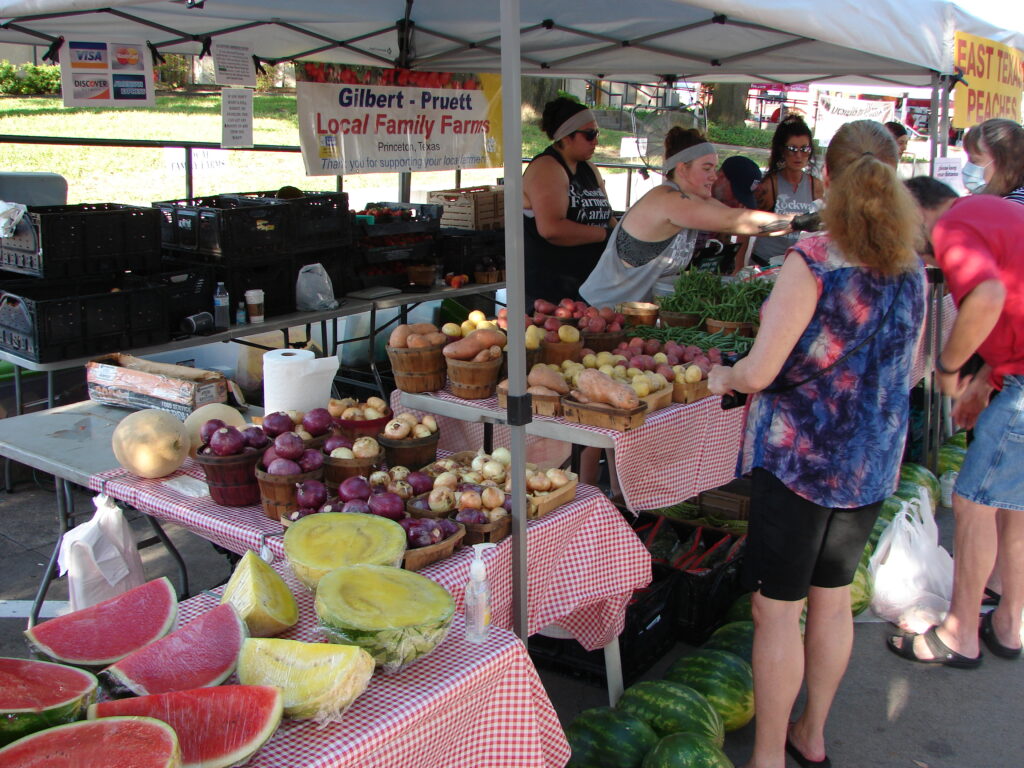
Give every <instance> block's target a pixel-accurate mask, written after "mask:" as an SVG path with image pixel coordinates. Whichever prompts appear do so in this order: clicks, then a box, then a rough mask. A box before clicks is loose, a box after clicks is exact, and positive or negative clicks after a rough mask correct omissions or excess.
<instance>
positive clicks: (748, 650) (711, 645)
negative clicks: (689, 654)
mask: <svg viewBox="0 0 1024 768" xmlns="http://www.w3.org/2000/svg"><path fill="white" fill-rule="evenodd" d="M703 647H704V648H706V649H708V650H715V649H717V650H719V651H729V653H735V654H736V655H737V656H739V657H740V658H741V659H743V660H744V661H745V662H747V664H749V663H750V659H751V657H752V656H753V651H754V622H752V621H734V622H731V623H730V624H725V625H723V626H721V627H719V628H718V629H716V630H715V631H714V633H713V634H712V635H711V637H709V638H708V641H707V642H706V643H704V646H703Z"/></svg>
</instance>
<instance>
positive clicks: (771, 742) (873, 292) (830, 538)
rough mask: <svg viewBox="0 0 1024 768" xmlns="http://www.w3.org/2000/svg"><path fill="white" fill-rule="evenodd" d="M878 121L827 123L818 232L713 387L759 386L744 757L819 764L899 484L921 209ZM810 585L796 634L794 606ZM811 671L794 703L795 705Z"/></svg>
mask: <svg viewBox="0 0 1024 768" xmlns="http://www.w3.org/2000/svg"><path fill="white" fill-rule="evenodd" d="M897 162H898V149H897V146H896V142H895V141H894V140H893V138H892V135H891V134H890V133H889V132H888V131H887V130H886V128H885V127H884V126H883V125H882V124H881V123H876V122H873V121H868V120H860V121H857V122H853V123H848V124H846V125H844V126H843V127H842V128H840V130H839V131H838V132H837V133H836V135H835V137H834V138H833V139H832V143H831V144H830V145H829V148H828V152H827V153H826V156H825V185H826V191H825V202H826V205H825V210H824V211H823V214H822V218H823V221H824V222H825V225H826V230H827V231H824V232H817V233H814V234H810V235H806V236H804V237H803V238H801V239H800V240H799V241H797V243H796V244H795V245H794V246H793V247H791V248H790V249H789V251H788V252H787V254H786V256H785V261H784V263H783V266H782V269H781V271H780V274H779V278H778V281H777V282H776V284H775V287H774V289H773V290H772V293H771V295H770V296H769V298H768V300H767V301H766V302H765V305H764V307H763V308H762V310H761V328H760V331H759V332H758V336H757V341H755V342H754V346H753V347H752V349H751V351H750V354H749V355H747V357H745V358H744V359H742V360H740V361H739V362H738V363H737V364H736V365H735V366H733V367H731V368H727V367H721V366H718V367H715V368H713V369H712V370H711V373H710V377H709V386H710V388H711V391H712V392H715V393H717V394H725V393H728V392H747V393H755V394H754V396H753V397H752V398H751V400H750V404H749V410H748V413H747V425H746V434H745V436H744V442H743V448H742V452H741V455H740V459H739V469H740V472H742V473H747V472H750V473H752V478H753V494H752V501H751V509H750V528H749V539H748V543H747V553H746V556H745V558H744V565H743V578H744V580H745V582H746V584H747V586H748V587H749V588H750V589H751V590H752V591H753V592H754V595H753V599H752V605H753V613H754V626H755V631H754V651H753V667H754V700H755V702H756V707H757V720H756V734H755V741H754V754H753V756H752V758H751V760H750V762H749V763H748V768H779V766H782V765H784V764H785V759H786V758H785V755H786V753H789V755H790V756H792V757H793V758H794V759H795V760H796V761H797V762H798V763H799V764H800V765H802V766H816V767H817V768H825V767H826V766H829V765H830V762H829V760H828V757H827V756H826V750H825V721H826V719H827V717H828V712H829V709H830V708H831V705H832V700H833V698H834V696H835V692H836V689H837V688H838V686H839V682H840V680H841V679H842V677H843V673H844V672H845V670H846V665H847V663H848V661H849V658H850V648H851V646H852V642H853V620H852V614H851V610H850V583H851V582H852V580H853V576H854V574H855V572H856V569H857V565H858V562H859V559H860V555H861V553H862V552H863V550H864V545H865V543H866V542H867V540H868V535H869V534H870V532H871V528H872V526H873V525H874V522H875V519H876V518H877V516H878V510H879V507H880V505H881V503H882V500H883V499H885V497H887V496H889V495H890V494H891V493H893V491H894V490H895V489H896V483H897V475H898V471H899V466H900V458H901V456H902V453H903V444H904V441H905V438H906V431H907V417H908V404H909V398H908V394H909V392H910V370H911V362H912V358H913V351H914V346H915V343H916V341H917V338H918V335H919V333H920V330H921V326H922V321H923V317H924V274H923V270H922V268H921V265H920V260H919V259H918V257H917V255H916V250H915V246H916V241H917V239H918V237H919V233H920V230H921V218H920V214H919V212H918V210H917V207H916V205H915V203H914V201H913V198H912V197H911V196H910V194H909V193H908V191H907V190H906V189H905V187H904V186H903V184H902V182H901V181H900V180H899V178H898V177H897V175H896V165H897ZM805 598H806V599H807V624H806V636H805V640H804V642H801V638H800V614H801V611H802V609H803V605H804V599H805ZM802 682H804V683H806V686H807V700H806V705H805V707H804V710H803V712H802V713H801V715H800V717H799V718H797V719H796V720H795V722H792V723H790V715H791V710H792V708H793V704H794V702H795V700H796V697H797V693H798V692H799V690H800V686H801V683H802Z"/></svg>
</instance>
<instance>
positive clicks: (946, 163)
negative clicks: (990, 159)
mask: <svg viewBox="0 0 1024 768" xmlns="http://www.w3.org/2000/svg"><path fill="white" fill-rule="evenodd" d="M961 166H962V162H961V160H960V158H959V157H936V158H935V173H934V174H933V178H935V179H938V180H939V181H941V182H942V183H944V184H948V185H949V186H951V187H952V188H953V189H954V190H956V193H957V194H958V195H966V194H967V187H965V186H964V181H963V177H962V176H961V175H960V171H961Z"/></svg>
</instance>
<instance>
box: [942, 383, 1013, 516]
mask: <svg viewBox="0 0 1024 768" xmlns="http://www.w3.org/2000/svg"><path fill="white" fill-rule="evenodd" d="M1022 468H1024V376H1019V375H1016V376H1005V377H1004V378H1003V389H1002V390H1001V391H1000V392H999V393H998V394H997V395H996V396H995V397H994V398H992V401H991V402H990V403H989V404H988V406H986V408H985V410H983V411H982V412H981V415H980V416H979V417H978V423H977V424H976V425H975V427H974V440H973V441H972V442H971V444H970V446H969V447H968V449H967V458H965V459H964V465H963V467H961V468H960V475H959V477H957V479H956V487H955V488H954V489H953V490H954V491H955V492H956V494H957V495H959V496H963V497H964V498H965V499H967V500H968V501H973V502H974V503H975V504H984V505H985V506H987V507H999V508H1000V509H1019V510H1024V469H1022Z"/></svg>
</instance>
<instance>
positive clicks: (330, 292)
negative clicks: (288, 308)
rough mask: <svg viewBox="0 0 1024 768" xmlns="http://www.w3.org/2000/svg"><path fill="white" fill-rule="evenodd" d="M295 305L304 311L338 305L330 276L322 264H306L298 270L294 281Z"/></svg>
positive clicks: (332, 307)
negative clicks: (297, 275)
mask: <svg viewBox="0 0 1024 768" xmlns="http://www.w3.org/2000/svg"><path fill="white" fill-rule="evenodd" d="M295 306H296V308H297V309H299V310H302V311H305V312H312V311H315V310H318V309H334V308H335V307H337V306H338V301H337V299H335V298H334V286H333V285H332V284H331V276H330V275H328V274H327V270H326V269H324V265H323V264H307V265H306V266H304V267H303V268H302V269H300V270H299V277H298V279H297V280H296V281H295Z"/></svg>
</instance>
